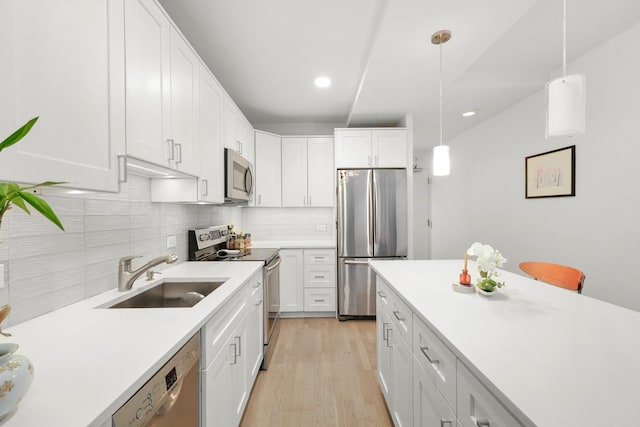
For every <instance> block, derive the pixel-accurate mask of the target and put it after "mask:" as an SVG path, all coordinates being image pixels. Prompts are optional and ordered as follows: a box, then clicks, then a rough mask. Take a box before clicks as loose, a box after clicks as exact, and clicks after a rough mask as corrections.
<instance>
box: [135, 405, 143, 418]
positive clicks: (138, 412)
mask: <svg viewBox="0 0 640 427" xmlns="http://www.w3.org/2000/svg"><path fill="white" fill-rule="evenodd" d="M140 418H142V408H138V410H137V411H136V420H139V419H140Z"/></svg>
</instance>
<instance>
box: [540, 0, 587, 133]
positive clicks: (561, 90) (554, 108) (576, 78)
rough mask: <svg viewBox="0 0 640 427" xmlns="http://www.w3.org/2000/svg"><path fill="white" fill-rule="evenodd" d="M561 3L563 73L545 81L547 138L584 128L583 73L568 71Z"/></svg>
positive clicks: (565, 16)
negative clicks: (568, 73)
mask: <svg viewBox="0 0 640 427" xmlns="http://www.w3.org/2000/svg"><path fill="white" fill-rule="evenodd" d="M562 6H563V11H562V77H560V78H558V79H555V80H552V81H550V82H548V83H547V85H546V86H547V87H546V89H547V129H546V137H547V138H553V137H560V136H573V135H577V134H582V133H584V131H585V104H586V103H585V95H586V93H585V92H586V83H585V76H584V74H572V75H569V76H568V75H567V0H563V2H562Z"/></svg>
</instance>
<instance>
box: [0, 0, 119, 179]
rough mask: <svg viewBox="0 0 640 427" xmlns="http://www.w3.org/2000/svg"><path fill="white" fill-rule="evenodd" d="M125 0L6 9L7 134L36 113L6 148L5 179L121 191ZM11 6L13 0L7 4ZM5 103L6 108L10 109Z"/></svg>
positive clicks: (31, 1)
mask: <svg viewBox="0 0 640 427" xmlns="http://www.w3.org/2000/svg"><path fill="white" fill-rule="evenodd" d="M123 3H124V2H122V1H110V0H95V1H90V2H88V1H81V0H65V1H61V0H51V1H45V2H43V1H37V0H20V1H14V2H11V4H10V5H9V6H8V7H6V8H4V9H3V10H6V12H7V14H6V15H5V16H3V21H4V22H3V25H4V24H6V25H5V26H6V27H7V29H6V30H3V34H6V35H7V37H5V38H4V40H3V42H1V43H0V50H5V49H6V50H7V52H3V53H4V54H3V55H2V58H3V59H2V62H3V64H2V65H0V68H2V80H3V83H2V85H1V86H2V87H7V88H10V90H7V91H6V94H3V98H4V99H2V100H0V104H2V111H3V112H2V115H3V116H4V117H3V119H2V121H0V140H2V139H4V138H6V137H7V136H9V135H10V134H11V133H13V132H14V131H15V130H16V129H17V128H18V127H20V126H22V125H23V124H24V123H26V122H27V121H28V120H30V119H31V118H33V117H36V116H39V117H40V119H39V120H38V122H37V123H36V125H35V126H34V127H33V129H32V130H31V132H30V133H29V135H28V136H27V137H26V138H25V139H23V140H22V141H20V142H19V143H18V144H16V145H14V146H12V147H10V148H8V149H6V150H4V151H3V152H2V155H0V180H8V181H16V182H24V183H36V182H42V181H64V182H66V184H65V185H66V186H68V187H72V188H80V189H87V190H101V191H118V172H119V171H118V158H117V156H118V154H123V152H124V51H123V47H124V42H123V37H124V22H123V19H122V16H123V10H122V8H123ZM4 6H7V5H4ZM5 108H6V109H5Z"/></svg>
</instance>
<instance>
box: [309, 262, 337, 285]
mask: <svg viewBox="0 0 640 427" xmlns="http://www.w3.org/2000/svg"><path fill="white" fill-rule="evenodd" d="M335 286H336V266H335V264H334V265H325V264H311V265H305V266H304V287H305V288H334V287H335Z"/></svg>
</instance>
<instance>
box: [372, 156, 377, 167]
mask: <svg viewBox="0 0 640 427" xmlns="http://www.w3.org/2000/svg"><path fill="white" fill-rule="evenodd" d="M373 161H374V163H375V165H376V166H378V155H377V154H376V155H375V156H373Z"/></svg>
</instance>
